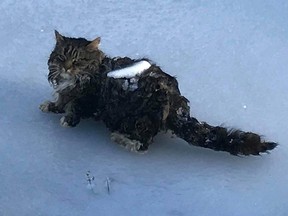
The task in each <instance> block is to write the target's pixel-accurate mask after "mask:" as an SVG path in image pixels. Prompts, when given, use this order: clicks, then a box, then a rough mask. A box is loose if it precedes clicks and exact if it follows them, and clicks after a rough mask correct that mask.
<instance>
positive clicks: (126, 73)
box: [107, 60, 151, 79]
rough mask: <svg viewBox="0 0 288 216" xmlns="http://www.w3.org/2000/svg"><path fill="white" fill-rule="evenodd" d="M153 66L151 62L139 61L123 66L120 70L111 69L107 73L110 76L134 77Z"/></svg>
mask: <svg viewBox="0 0 288 216" xmlns="http://www.w3.org/2000/svg"><path fill="white" fill-rule="evenodd" d="M150 67H151V64H150V63H149V62H148V61H145V60H143V61H139V62H136V63H134V64H133V65H131V66H129V67H126V68H122V69H119V70H114V71H111V72H109V73H108V74H107V76H108V77H112V78H115V79H117V78H127V79H129V78H133V77H136V76H139V75H140V74H141V73H143V72H144V71H145V70H147V69H148V68H150Z"/></svg>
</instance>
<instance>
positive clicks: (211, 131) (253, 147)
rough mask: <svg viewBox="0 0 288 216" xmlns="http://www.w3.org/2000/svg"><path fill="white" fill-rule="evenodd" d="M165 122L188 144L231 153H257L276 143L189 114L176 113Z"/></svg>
mask: <svg viewBox="0 0 288 216" xmlns="http://www.w3.org/2000/svg"><path fill="white" fill-rule="evenodd" d="M167 123H168V124H167V126H168V128H169V129H171V130H172V131H173V132H174V133H175V134H176V135H177V136H178V137H180V138H182V139H184V140H185V141H186V142H188V143H189V144H192V145H195V146H200V147H204V148H209V149H213V150H215V151H226V152H229V153H230V154H232V155H259V154H260V153H262V152H268V151H269V150H272V149H274V148H275V147H276V146H277V143H275V142H266V141H264V140H262V139H261V137H260V136H259V135H257V134H255V133H252V132H244V131H240V130H228V129H226V128H224V127H220V126H217V127H214V126H211V125H208V124H207V123H202V122H199V121H198V120H197V119H195V118H192V117H190V116H186V117H181V116H179V115H177V116H174V118H170V119H168V122H167Z"/></svg>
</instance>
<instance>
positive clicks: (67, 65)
mask: <svg viewBox="0 0 288 216" xmlns="http://www.w3.org/2000/svg"><path fill="white" fill-rule="evenodd" d="M64 69H65V70H66V72H68V73H70V72H71V70H72V62H71V61H66V62H65V63H64Z"/></svg>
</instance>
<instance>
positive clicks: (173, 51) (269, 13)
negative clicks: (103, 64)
mask: <svg viewBox="0 0 288 216" xmlns="http://www.w3.org/2000/svg"><path fill="white" fill-rule="evenodd" d="M287 9H288V2H287V1H284V0H279V1H272V0H267V1H260V0H253V1H248V0H242V1H240V0H239V1H229V0H215V1H207V0H203V1H198V0H193V1H173V0H169V1H164V0H163V1H153V3H151V2H150V1H132V0H125V1H116V0H109V1H101V2H97V1H91V0H75V1H73V3H72V1H67V0H63V1H56V0H51V1H43V0H39V1H28V0H23V1H11V0H2V1H1V3H0V11H1V13H0V36H1V37H0V38H1V40H0V47H1V49H0V99H1V100H0V127H1V130H0V153H1V157H0V179H1V184H0V194H1V196H0V215H1V216H2V215H3V216H14V215H24V216H26V215H27V216H30V215H70V216H77V215H85V216H90V215H91V216H92V215H93V216H94V215H108V216H109V215H125V216H126V215H139V216H141V215H143V216H144V215H159V216H162V215H168V216H179V215H201V216H206V215H207V216H210V215H213V216H217V215H221V216H231V215H233V216H242V215H257V216H271V215H273V216H285V215H287V210H288V207H287V204H286V200H287V196H288V187H287V182H288V165H287V158H288V148H287V137H286V136H287V135H286V134H287V122H288V94H287V92H288V85H287V80H288V75H287V68H288V61H287V56H288V41H287V36H288V25H287V20H288V13H287ZM54 29H57V30H58V31H59V32H61V34H63V35H65V36H71V37H72V36H74V37H86V38H87V39H93V38H95V37H97V36H101V38H102V43H101V49H102V50H103V51H104V52H105V53H107V54H109V55H110V56H125V55H128V56H130V57H135V58H136V57H138V58H143V57H147V58H149V59H152V60H153V61H154V62H156V63H157V64H158V65H159V66H161V68H162V69H163V70H164V71H166V72H168V73H170V74H171V75H173V76H176V77H177V79H178V81H179V85H180V89H181V92H182V93H183V95H185V96H186V97H187V98H188V99H189V100H190V105H191V112H192V114H193V116H196V117H197V118H198V119H199V120H200V121H207V122H209V123H211V124H213V125H218V124H223V125H225V126H227V127H230V126H233V127H236V128H242V129H245V130H249V131H254V132H257V133H260V134H262V135H265V138H266V139H267V140H272V141H277V142H278V143H279V144H280V145H279V146H278V147H277V149H276V150H274V151H272V152H271V154H267V155H266V154H265V155H263V156H262V157H255V156H254V157H253V156H252V157H235V156H231V155H229V154H227V153H222V152H214V151H211V150H206V149H201V148H197V147H190V146H188V145H187V144H186V143H185V142H184V141H182V140H180V139H178V138H174V139H172V138H171V137H170V135H169V134H166V135H165V134H160V135H159V136H157V137H156V138H155V141H154V144H153V145H152V146H151V147H150V148H149V151H148V152H147V153H146V154H135V153H131V152H129V151H127V150H125V149H124V148H121V147H120V146H119V145H117V144H115V143H113V142H112V141H111V140H110V134H109V132H108V130H107V129H106V128H105V126H104V125H103V124H102V123H100V122H98V123H97V122H94V121H93V120H83V121H81V123H80V125H79V126H77V127H76V128H62V127H61V126H60V124H59V119H60V118H61V115H53V114H47V113H42V112H41V111H40V110H39V109H38V107H39V104H41V103H43V102H44V101H45V100H47V99H51V98H52V96H51V95H52V92H53V89H52V88H51V87H50V86H49V83H48V81H47V72H48V70H47V59H48V57H49V54H50V52H51V50H52V49H53V46H54V43H55V40H54ZM244 104H245V106H247V109H243V105H244ZM248 108H249V109H248ZM87 171H91V176H94V177H95V179H94V181H93V188H92V189H93V190H91V189H87V185H88V182H87V179H86V173H87ZM107 177H108V178H109V179H110V193H108V192H107V186H106V185H107V183H106V181H107Z"/></svg>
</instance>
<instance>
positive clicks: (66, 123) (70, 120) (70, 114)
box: [60, 100, 80, 127]
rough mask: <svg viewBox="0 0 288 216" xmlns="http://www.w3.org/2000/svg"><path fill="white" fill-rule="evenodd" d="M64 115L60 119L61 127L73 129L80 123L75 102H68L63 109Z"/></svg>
mask: <svg viewBox="0 0 288 216" xmlns="http://www.w3.org/2000/svg"><path fill="white" fill-rule="evenodd" d="M64 111H65V115H64V116H63V117H62V118H61V119H60V125H61V126H62V127H75V126H76V125H77V124H79V122H80V114H79V112H78V111H79V109H78V104H77V102H76V100H73V101H70V102H69V103H67V104H66V106H65V107H64Z"/></svg>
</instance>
